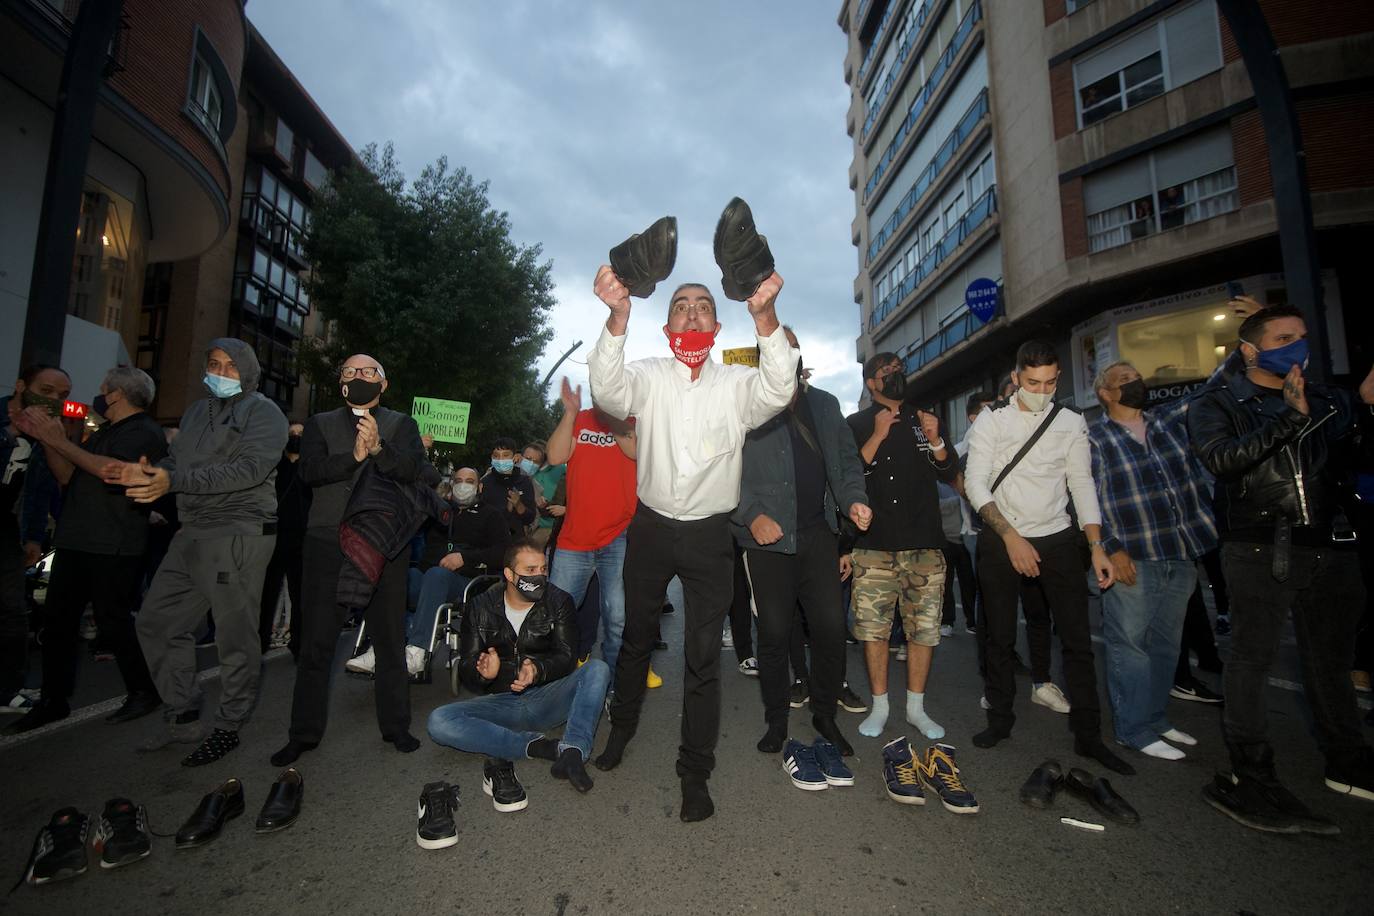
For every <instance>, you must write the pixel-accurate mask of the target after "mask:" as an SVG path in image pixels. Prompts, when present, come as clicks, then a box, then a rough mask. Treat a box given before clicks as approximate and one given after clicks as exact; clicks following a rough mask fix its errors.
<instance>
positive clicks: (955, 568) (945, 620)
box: [940, 541, 978, 627]
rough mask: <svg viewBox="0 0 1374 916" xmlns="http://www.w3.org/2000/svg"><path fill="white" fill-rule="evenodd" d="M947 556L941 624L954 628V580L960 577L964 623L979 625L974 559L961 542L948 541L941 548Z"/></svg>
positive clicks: (960, 596) (960, 599)
mask: <svg viewBox="0 0 1374 916" xmlns="http://www.w3.org/2000/svg"><path fill="white" fill-rule="evenodd" d="M941 549H942V550H943V551H944V554H945V603H944V607H943V609H942V610H941V614H940V623H942V624H944V625H946V626H954V578H955V576H958V577H959V603H960V604H962V605H963V606H964V623H965V625H967V626H970V627H971V626H975V625H976V624H977V617H976V614H977V611H975V610H974V605H975V603H976V602H977V600H978V581H977V580H976V579H975V578H974V577H973V557H971V556H969V552H968V548H967V547H965V546H964V545H963V542H961V541H947V542H946V543H945V546H944V547H942V548H941Z"/></svg>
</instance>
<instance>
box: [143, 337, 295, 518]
mask: <svg viewBox="0 0 1374 916" xmlns="http://www.w3.org/2000/svg"><path fill="white" fill-rule="evenodd" d="M213 349H219V350H223V351H224V352H225V353H228V354H229V356H230V357H231V358H232V359H233V360H234V365H235V366H236V367H237V368H238V371H239V381H240V382H241V383H242V386H243V391H241V392H240V393H238V394H236V395H234V396H233V397H228V398H217V397H215V396H214V395H211V394H210V393H209V392H208V391H207V392H206V396H205V397H203V398H201V399H200V400H198V401H192V402H191V405H190V406H189V407H187V408H186V412H185V413H184V414H182V416H181V423H180V432H178V433H177V436H176V438H175V439H173V440H172V444H171V445H170V446H169V447H168V450H167V457H166V458H164V459H162V460H161V461H159V462H158V466H159V467H161V468H165V469H166V470H167V472H168V474H169V476H170V477H171V481H172V486H171V490H172V492H173V493H175V494H177V512H178V514H179V515H180V517H181V532H182V534H184V535H185V536H187V537H190V538H196V537H221V536H224V535H232V534H261V533H263V531H264V530H271V529H273V528H274V526H275V525H276V522H277V490H276V475H277V462H278V461H279V460H281V455H282V452H283V451H284V450H285V448H286V437H287V432H286V427H287V423H286V417H285V416H284V415H283V414H282V412H281V408H279V407H278V406H277V405H276V404H274V403H272V402H271V401H270V400H268V399H267V398H266V397H264V396H263V395H262V394H261V393H259V392H258V379H259V378H260V377H261V375H262V370H261V369H260V368H259V366H258V357H257V355H256V354H255V353H254V352H253V348H252V347H250V346H248V344H246V343H244V342H243V341H241V340H238V339H236V338H233V337H218V338H216V339H214V340H212V341H210V345H209V347H207V350H206V352H207V353H208V352H209V350H213Z"/></svg>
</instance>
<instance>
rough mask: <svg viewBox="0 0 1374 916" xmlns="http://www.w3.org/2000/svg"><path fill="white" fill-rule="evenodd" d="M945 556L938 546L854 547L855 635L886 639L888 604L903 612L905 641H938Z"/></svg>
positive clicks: (889, 616)
mask: <svg viewBox="0 0 1374 916" xmlns="http://www.w3.org/2000/svg"><path fill="white" fill-rule="evenodd" d="M944 597H945V557H944V553H943V552H942V551H941V550H940V549H939V548H934V547H932V548H921V549H918V550H896V551H893V550H863V549H856V550H855V551H854V600H853V607H854V638H855V639H858V640H860V641H862V642H874V641H886V640H887V638H888V636H889V635H890V634H891V632H892V609H893V607H894V606H895V607H897V608H898V609H900V610H901V614H902V630H903V631H904V632H905V633H906V638H907V641H908V642H913V643H915V644H916V645H918V646H938V645H939V644H940V612H941V609H942V605H943V603H944Z"/></svg>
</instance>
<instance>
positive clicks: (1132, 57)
mask: <svg viewBox="0 0 1374 916" xmlns="http://www.w3.org/2000/svg"><path fill="white" fill-rule="evenodd" d="M1069 11H1070V12H1073V10H1072V8H1071V9H1070V10H1069ZM1220 68H1221V33H1220V31H1219V28H1218V25H1217V13H1216V4H1215V3H1213V2H1212V0H1198V2H1194V3H1190V4H1188V5H1186V6H1184V7H1183V8H1182V9H1180V10H1178V11H1176V12H1173V13H1170V14H1169V15H1167V16H1162V17H1160V18H1159V19H1157V20H1155V21H1153V22H1151V23H1148V24H1147V25H1145V26H1144V27H1142V28H1140V29H1137V30H1136V31H1135V32H1132V33H1131V34H1130V35H1127V36H1126V37H1125V38H1122V39H1121V40H1119V41H1116V42H1114V43H1112V44H1111V45H1109V46H1107V47H1106V48H1103V49H1102V50H1100V51H1095V52H1093V53H1092V54H1091V55H1089V56H1087V57H1084V58H1081V59H1079V60H1076V61H1074V64H1073V75H1074V86H1075V89H1076V92H1077V102H1076V104H1077V106H1078V124H1079V127H1087V126H1089V125H1091V124H1095V123H1097V122H1098V121H1101V120H1102V119H1103V118H1106V117H1109V116H1110V115H1113V114H1116V113H1117V112H1121V111H1125V110H1126V109H1128V108H1133V107H1135V106H1136V105H1140V104H1142V103H1144V102H1147V101H1149V100H1150V99H1152V98H1154V97H1155V96H1157V95H1162V94H1163V93H1165V92H1167V91H1169V90H1170V89H1173V88H1175V87H1176V86H1182V85H1183V84H1184V83H1188V82H1191V81H1193V80H1195V79H1197V78H1198V77H1200V76H1204V75H1206V74H1208V73H1211V72H1212V71H1214V70H1219V69H1220Z"/></svg>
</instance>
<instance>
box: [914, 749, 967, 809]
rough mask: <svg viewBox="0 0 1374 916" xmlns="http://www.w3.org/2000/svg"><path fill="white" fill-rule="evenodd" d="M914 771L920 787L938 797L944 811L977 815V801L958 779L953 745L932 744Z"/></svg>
mask: <svg viewBox="0 0 1374 916" xmlns="http://www.w3.org/2000/svg"><path fill="white" fill-rule="evenodd" d="M916 771H917V773H918V774H919V776H920V779H921V783H922V785H924V786H925V787H926V788H927V789H930V790H931V791H932V792H934V793H935V794H936V795H939V796H940V802H941V803H942V804H943V805H944V806H945V809H946V810H948V811H951V812H953V813H954V814H977V813H978V800H977V799H976V798H974V797H973V793H972V792H970V791H969V790H968V789H967V788H966V787H965V786H964V781H963V780H962V779H960V778H959V767H958V766H957V765H956V764H955V762H954V745H952V744H933V745H931V746H930V747H928V748H926V752H925V753H924V754H922V755H921V759H920V760H918V761H917V762H916Z"/></svg>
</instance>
